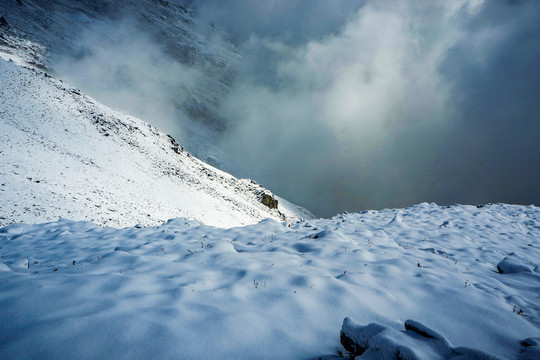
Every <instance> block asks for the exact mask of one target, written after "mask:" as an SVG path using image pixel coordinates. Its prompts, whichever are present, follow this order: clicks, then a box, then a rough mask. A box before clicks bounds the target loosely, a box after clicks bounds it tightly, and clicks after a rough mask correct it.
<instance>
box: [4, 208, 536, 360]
mask: <svg viewBox="0 0 540 360" xmlns="http://www.w3.org/2000/svg"><path fill="white" fill-rule="evenodd" d="M539 239H540V210H539V209H538V208H537V207H534V206H527V207H525V206H513V205H503V204H498V205H487V206H484V207H481V208H477V207H475V206H461V205H456V206H451V207H439V206H436V205H434V204H425V203H424V204H420V205H417V206H413V207H411V208H407V209H402V210H383V211H379V212H377V211H367V212H363V213H359V214H343V215H339V216H336V217H334V218H332V219H327V220H310V221H309V222H308V221H303V222H297V223H279V222H276V221H274V220H265V221H262V222H261V223H259V224H257V225H250V226H246V227H238V228H231V229H219V228H214V227H209V226H205V225H203V224H201V223H199V222H196V221H188V220H185V219H175V220H170V221H169V222H167V223H166V224H164V225H161V226H158V227H151V228H143V227H134V228H126V229H114V228H103V227H97V226H95V225H93V224H92V223H88V222H70V221H58V222H53V223H48V224H41V225H35V226H31V225H23V224H13V225H11V226H9V227H5V228H3V229H0V247H1V249H0V255H1V259H0V261H1V264H0V309H1V311H0V324H2V326H0V358H6V359H7V358H17V359H38V358H77V359H149V358H156V359H157V358H159V359H179V358H181V359H280V358H281V359H318V358H319V357H321V358H323V359H333V358H337V357H338V354H344V356H346V355H347V351H346V350H345V349H344V348H342V347H341V344H340V329H341V328H342V322H343V319H344V318H346V317H351V318H353V319H355V321H357V322H358V323H359V324H371V323H373V324H375V325H371V328H373V329H375V330H377V331H373V332H370V333H369V334H368V335H369V336H367V339H368V343H369V345H370V346H371V348H370V350H369V351H366V352H365V353H364V354H363V355H361V356H360V357H359V358H362V359H364V358H367V359H377V358H381V357H382V355H380V354H390V353H391V352H392V351H393V350H392V349H398V350H399V349H403V348H405V347H406V348H408V349H409V350H411V351H412V352H409V353H405V352H403V353H402V354H401V355H400V356H402V358H407V357H405V355H407V354H409V355H410V356H409V355H407V356H409V357H408V358H415V357H411V356H412V355H411V354H413V355H414V354H416V355H418V357H417V358H421V359H428V358H430V357H429V356H430V354H432V355H433V354H434V355H433V356H435V355H436V356H435V357H434V358H437V356H438V357H439V358H447V357H445V356H446V355H444V354H447V355H448V354H450V355H452V354H454V355H455V354H458V355H459V354H462V355H463V354H465V355H463V356H464V357H462V358H465V359H467V358H468V359H481V358H486V359H487V358H492V357H497V358H501V359H516V358H520V359H534V358H535V356H536V355H537V354H538V337H540V273H539V268H538V265H539V259H540V242H539ZM505 258H510V259H512V267H511V268H512V269H513V270H514V271H512V272H511V273H504V272H503V273H500V272H499V271H498V270H497V266H498V265H499V264H500V263H501V261H503V260H504V259H505ZM506 263H508V260H506ZM516 264H521V265H522V266H523V267H516V266H515V265H516ZM503 267H504V266H503ZM505 268H506V267H505ZM519 269H527V271H519ZM407 319H414V320H415V321H406V320H407ZM404 323H405V328H404ZM351 324H352V325H354V323H349V325H351ZM352 325H351V326H349V329H351V328H352V329H353V330H354V328H355V326H356V325H355V326H352ZM379 330H381V331H379ZM355 331H356V330H355ZM358 331H361V329H360V330H358ZM362 334H364V333H363V332H362ZM377 334H378V335H377ZM524 339H525V340H524ZM450 344H451V345H450ZM444 351H447V352H444ZM441 354H442V355H441ZM535 354H536V355H535ZM481 355H482V356H484V357H482V356H481ZM456 356H457V355H456ZM467 356H469V357H467ZM475 356H476V357H475ZM382 358H384V357H382ZM394 358H395V357H394ZM431 358H433V357H431Z"/></svg>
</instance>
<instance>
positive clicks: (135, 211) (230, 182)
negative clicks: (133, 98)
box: [0, 61, 312, 227]
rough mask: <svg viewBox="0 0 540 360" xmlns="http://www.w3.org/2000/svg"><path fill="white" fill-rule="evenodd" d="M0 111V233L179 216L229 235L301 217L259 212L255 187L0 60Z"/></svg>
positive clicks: (283, 211)
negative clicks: (20, 225) (55, 223)
mask: <svg viewBox="0 0 540 360" xmlns="http://www.w3.org/2000/svg"><path fill="white" fill-rule="evenodd" d="M0 106H1V109H2V112H1V113H0V127H1V128H2V131H1V132H0V141H1V143H0V151H1V152H0V157H1V160H2V161H1V163H0V191H1V194H2V200H3V201H2V204H1V205H0V225H7V224H10V223H12V222H14V221H17V222H28V223H36V222H43V221H50V220H54V219H58V218H59V217H62V218H69V219H73V220H91V221H94V222H96V223H97V224H100V225H113V226H120V227H122V226H130V225H131V226H132V225H135V224H137V223H140V224H142V225H155V224H158V223H162V222H164V221H166V220H167V219H169V218H173V217H178V216H183V217H187V218H191V219H197V220H201V221H203V222H205V223H207V224H211V225H217V226H225V227H229V226H235V225H236V226H237V225H245V224H250V223H256V222H258V221H260V220H262V219H264V218H266V217H270V218H274V219H276V220H280V221H295V220H299V219H300V218H302V217H304V216H306V215H307V214H309V212H302V213H301V212H299V211H298V209H297V208H296V207H292V206H290V207H287V206H286V205H282V206H280V207H279V208H278V209H269V208H268V207H266V206H264V205H263V204H262V203H261V199H260V198H261V196H262V194H263V193H264V194H268V195H270V196H272V193H271V192H270V191H268V190H266V189H264V188H263V187H262V186H260V185H258V184H255V183H253V182H251V181H249V180H238V179H236V178H234V177H233V176H231V175H229V174H227V173H225V172H223V171H220V170H218V169H216V168H214V167H212V166H210V165H207V164H205V163H204V162H202V161H200V160H198V159H196V158H195V157H193V156H192V155H191V154H189V153H188V152H187V151H185V150H184V149H183V148H182V146H180V145H179V144H178V143H176V142H175V141H174V139H172V138H171V137H170V136H168V135H165V134H163V133H161V132H159V131H158V130H157V129H156V128H155V127H153V126H151V125H149V124H147V123H145V122H143V121H141V120H139V119H137V118H134V117H132V116H128V115H125V114H122V113H119V112H117V111H114V110H111V109H110V108H108V107H106V106H104V105H102V104H99V103H98V102H96V101H95V100H94V99H92V98H91V97H88V96H86V95H84V94H83V93H81V92H80V90H78V89H74V88H71V87H69V86H68V85H66V84H65V83H64V82H62V81H61V80H57V79H55V78H53V77H51V76H50V75H48V74H46V73H43V72H41V71H39V70H36V69H32V68H26V67H22V66H17V65H16V64H15V63H13V62H5V61H0ZM284 204H285V203H284ZM311 217H312V216H311Z"/></svg>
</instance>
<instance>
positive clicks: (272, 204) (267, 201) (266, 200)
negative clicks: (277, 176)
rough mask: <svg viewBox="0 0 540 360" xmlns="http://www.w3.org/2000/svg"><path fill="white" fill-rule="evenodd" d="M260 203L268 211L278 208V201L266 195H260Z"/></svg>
mask: <svg viewBox="0 0 540 360" xmlns="http://www.w3.org/2000/svg"><path fill="white" fill-rule="evenodd" d="M261 202H262V204H263V205H265V206H268V207H269V208H270V209H277V208H278V201H277V199H275V198H274V197H273V196H272V195H268V194H264V193H263V194H262V195H261Z"/></svg>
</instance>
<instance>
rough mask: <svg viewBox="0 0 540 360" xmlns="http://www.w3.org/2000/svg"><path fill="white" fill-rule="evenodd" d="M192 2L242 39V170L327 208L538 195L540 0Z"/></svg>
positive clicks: (236, 128)
mask: <svg viewBox="0 0 540 360" xmlns="http://www.w3.org/2000/svg"><path fill="white" fill-rule="evenodd" d="M194 4H195V5H196V6H197V7H198V16H199V18H200V19H204V21H207V22H212V23H214V24H215V25H216V26H219V27H221V28H224V29H227V30H228V31H230V32H232V33H234V34H236V36H237V37H238V38H239V39H240V40H241V42H240V52H241V54H242V56H243V63H242V69H241V74H240V76H239V78H238V79H237V81H236V82H235V84H234V86H233V89H232V91H231V93H230V94H229V96H228V97H227V98H224V99H223V101H222V103H221V112H222V114H223V115H224V116H226V117H227V118H228V119H229V120H230V122H231V123H230V126H229V129H228V131H227V133H226V137H225V139H224V142H223V144H222V146H223V148H224V149H226V151H227V152H228V153H229V154H231V155H232V157H233V158H234V159H236V163H235V165H234V166H232V169H233V170H234V171H235V172H236V173H237V174H238V175H241V176H246V177H251V178H255V179H256V180H258V181H260V182H262V183H263V184H264V185H266V186H267V187H269V188H271V189H272V190H274V191H275V192H276V193H278V194H280V195H282V196H284V197H286V198H288V199H289V200H291V201H296V202H297V203H299V204H301V205H304V206H306V207H308V208H309V209H311V210H312V211H314V212H315V213H316V214H318V215H321V216H330V215H332V214H335V213H337V212H340V211H344V210H348V211H351V210H361V209H371V208H385V207H402V206H408V205H412V204H414V203H418V202H422V201H428V202H437V203H439V204H453V203H467V204H478V203H486V202H509V203H520V204H531V203H535V204H537V205H538V204H540V69H539V64H540V1H536V0H528V1H527V0H521V1H520V0H513V1H511V0H490V1H481V0H475V1H466V0H455V1H451V0H444V1H424V0H418V1H414V0H412V1H398V0H395V1H392V0H388V1H380V0H379V1H370V0H368V1H359V0H343V1H331V0H304V1H302V0H296V1H294V0H274V1H270V0H269V1H247V0H230V1H218V0H195V1H194Z"/></svg>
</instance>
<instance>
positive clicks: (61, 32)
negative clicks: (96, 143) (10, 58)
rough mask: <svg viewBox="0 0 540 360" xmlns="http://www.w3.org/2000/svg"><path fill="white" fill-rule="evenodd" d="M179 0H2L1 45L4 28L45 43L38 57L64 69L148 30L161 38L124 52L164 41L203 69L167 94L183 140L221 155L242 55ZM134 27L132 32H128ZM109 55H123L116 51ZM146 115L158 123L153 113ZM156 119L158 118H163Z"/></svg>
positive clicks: (173, 56) (208, 154) (189, 64)
mask: <svg viewBox="0 0 540 360" xmlns="http://www.w3.org/2000/svg"><path fill="white" fill-rule="evenodd" d="M181 3H182V1H163V0H122V1H111V0H78V1H72V0H21V1H17V0H0V16H3V17H4V18H5V21H6V23H7V25H5V26H2V25H1V24H0V46H2V43H3V41H2V40H3V38H2V32H7V33H8V34H9V35H15V36H16V37H19V38H21V39H26V40H29V41H31V42H33V43H36V44H39V46H40V47H41V49H40V50H41V51H40V56H38V57H37V59H35V60H34V61H35V62H37V63H38V64H40V65H43V66H45V67H47V68H48V69H49V70H51V71H58V70H59V69H58V68H57V65H58V64H59V62H62V61H63V60H65V59H71V60H78V61H83V60H84V59H85V58H87V57H89V58H92V56H94V55H95V54H94V53H95V52H96V51H100V50H103V48H102V46H105V47H106V45H105V44H109V45H111V46H110V47H109V50H111V49H114V47H115V46H117V45H118V42H122V43H125V42H127V43H128V44H129V43H137V42H138V41H139V40H140V39H139V38H140V37H144V38H147V39H146V40H147V42H151V43H152V44H155V45H156V46H155V47H154V48H153V49H145V48H144V46H145V45H148V44H147V43H144V44H142V45H139V47H140V48H137V45H136V44H133V47H134V48H132V49H131V50H134V49H135V48H136V51H137V54H126V55H125V56H126V61H127V63H128V64H131V63H137V61H140V60H139V58H140V57H142V55H143V54H142V53H143V52H145V51H146V52H147V51H154V50H156V49H159V50H160V51H163V54H162V56H163V57H167V59H168V61H170V62H174V63H178V64H182V65H185V67H186V69H190V70H191V71H194V72H196V73H197V76H196V78H197V79H196V82H195V84H192V85H189V86H187V85H186V86H184V85H183V84H182V82H181V81H180V80H179V81H178V83H177V82H173V83H174V85H175V86H171V87H170V88H168V89H167V93H168V95H169V96H167V101H170V102H171V104H172V105H174V107H175V108H176V109H177V110H178V114H176V117H177V118H178V119H176V123H177V124H176V126H177V127H178V126H182V127H183V128H182V132H181V133H182V135H184V134H185V136H184V138H183V139H181V140H182V142H183V144H184V145H187V146H188V148H189V149H190V151H191V152H194V153H196V154H197V155H198V156H199V157H201V156H203V157H204V159H207V158H208V159H209V160H212V161H217V159H216V156H217V155H215V154H216V153H217V152H219V151H218V150H217V149H216V147H215V144H213V143H212V142H213V140H214V139H215V138H216V137H219V133H220V131H222V130H223V128H224V127H225V126H226V124H225V121H224V119H223V118H221V117H220V116H219V115H218V113H217V112H216V104H217V102H218V99H220V98H221V97H223V96H224V94H226V93H227V92H228V90H229V86H230V85H231V83H232V81H233V79H234V77H235V75H236V72H237V68H238V66H239V62H240V56H239V55H238V53H237V52H236V50H235V45H234V39H232V38H231V37H230V36H229V35H227V34H225V33H222V32H220V31H219V30H218V29H215V28H213V27H210V26H207V25H205V24H198V23H195V22H194V16H193V14H192V11H191V10H190V9H188V8H186V7H184V6H181V5H180V4H181ZM126 24H129V25H126ZM133 32H137V33H136V34H133ZM130 35H132V36H133V38H129V36H130ZM6 38H7V37H6ZM7 43H8V44H9V43H10V41H9V40H8V41H7ZM5 45H6V44H5ZM15 51H16V50H15ZM107 51H108V50H107ZM111 51H112V50H111ZM109 55H110V57H114V56H118V54H116V53H115V54H109ZM130 57H131V58H130ZM113 70H114V69H113ZM81 71H82V72H85V71H90V70H89V69H82V70H81ZM93 71H94V72H99V71H98V70H96V69H94V70H93ZM116 71H117V72H123V71H125V67H123V65H122V64H120V65H119V66H118V67H117V68H116ZM61 75H62V74H61ZM69 75H71V77H72V78H73V80H81V79H82V80H85V79H86V77H84V76H81V77H79V76H77V74H73V73H71V74H69ZM94 75H95V73H94ZM101 75H103V74H101ZM122 76H124V75H122ZM125 76H136V74H129V75H125ZM171 76H173V75H171ZM86 80H87V79H86ZM140 85H141V84H140V83H139V84H137V82H136V81H130V85H129V86H130V89H129V91H135V92H137V91H142V90H141V89H139V88H137V87H138V86H140ZM86 86H88V84H86V83H85V81H82V83H80V84H79V87H81V88H82V89H86ZM125 91H126V92H128V90H125ZM91 95H93V94H91ZM96 95H99V94H96ZM163 97H165V96H163ZM99 100H101V102H104V103H106V104H107V105H116V106H115V107H122V106H120V105H119V104H114V101H113V104H111V103H108V102H107V101H108V99H107V98H105V99H99ZM121 105H125V103H122V104H121ZM123 110H130V109H125V108H123ZM130 113H131V114H132V115H134V114H133V113H132V112H130ZM144 120H146V121H147V122H151V123H152V121H153V120H155V119H151V118H148V119H144ZM169 121H172V119H170V120H169ZM152 124H153V125H158V122H154V123H152ZM172 128H173V127H172Z"/></svg>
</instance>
